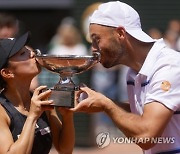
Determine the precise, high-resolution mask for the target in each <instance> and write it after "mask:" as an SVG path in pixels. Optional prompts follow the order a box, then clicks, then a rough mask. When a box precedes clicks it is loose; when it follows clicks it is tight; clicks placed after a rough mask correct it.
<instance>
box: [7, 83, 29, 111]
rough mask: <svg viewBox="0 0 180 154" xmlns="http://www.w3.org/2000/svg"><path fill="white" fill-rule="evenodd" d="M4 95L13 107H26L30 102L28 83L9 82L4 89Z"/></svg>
mask: <svg viewBox="0 0 180 154" xmlns="http://www.w3.org/2000/svg"><path fill="white" fill-rule="evenodd" d="M4 95H5V96H6V97H7V98H8V99H9V101H11V103H12V104H13V105H14V106H15V107H20V108H21V107H22V108H28V109H29V106H30V102H31V96H30V91H29V85H27V84H19V85H17V84H10V86H9V85H8V86H7V88H6V89H5V91H4Z"/></svg>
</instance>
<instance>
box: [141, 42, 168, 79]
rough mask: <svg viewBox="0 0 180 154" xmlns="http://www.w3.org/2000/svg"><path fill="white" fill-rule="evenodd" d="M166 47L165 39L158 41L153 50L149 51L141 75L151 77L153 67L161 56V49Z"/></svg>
mask: <svg viewBox="0 0 180 154" xmlns="http://www.w3.org/2000/svg"><path fill="white" fill-rule="evenodd" d="M164 47H166V44H165V43H164V40H163V39H159V40H156V42H155V43H154V45H153V46H152V48H151V50H150V51H149V53H148V55H147V57H146V59H145V61H144V64H143V66H142V67H141V69H140V71H139V74H143V75H145V76H149V75H150V73H151V70H152V68H153V65H154V64H155V62H156V61H157V59H158V57H159V55H160V54H161V51H160V50H161V49H162V48H164Z"/></svg>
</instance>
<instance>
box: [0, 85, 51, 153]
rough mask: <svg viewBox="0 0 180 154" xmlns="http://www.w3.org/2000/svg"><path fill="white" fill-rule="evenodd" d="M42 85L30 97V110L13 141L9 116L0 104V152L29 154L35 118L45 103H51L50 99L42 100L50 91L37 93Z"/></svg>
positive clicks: (40, 112) (42, 87) (42, 109)
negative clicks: (20, 130) (16, 137)
mask: <svg viewBox="0 0 180 154" xmlns="http://www.w3.org/2000/svg"><path fill="white" fill-rule="evenodd" d="M44 88H45V87H44V86H41V87H38V88H37V89H36V90H35V91H34V94H33V97H32V99H31V106H30V111H29V114H28V116H27V119H26V121H25V123H24V126H23V128H22V132H21V134H20V137H19V138H18V139H17V140H16V141H15V142H14V140H13V137H12V134H11V132H10V129H9V126H10V118H9V117H8V115H7V113H6V111H5V110H4V108H3V107H2V106H0V154H30V153H31V150H32V146H33V141H34V132H35V125H36V122H37V119H38V118H39V116H40V115H41V114H42V112H43V111H44V110H46V109H45V108H44V106H45V105H51V104H52V101H48V100H47V101H42V99H43V98H46V97H47V96H48V95H49V94H50V91H46V92H43V93H41V94H39V91H40V90H42V89H44Z"/></svg>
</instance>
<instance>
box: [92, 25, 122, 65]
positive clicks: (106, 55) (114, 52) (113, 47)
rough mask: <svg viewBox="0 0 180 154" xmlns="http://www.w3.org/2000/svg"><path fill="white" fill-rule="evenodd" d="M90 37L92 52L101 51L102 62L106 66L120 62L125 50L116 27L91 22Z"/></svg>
mask: <svg viewBox="0 0 180 154" xmlns="http://www.w3.org/2000/svg"><path fill="white" fill-rule="evenodd" d="M90 37H91V39H92V52H100V53H101V60H100V62H101V64H102V65H103V66H104V67H106V68H110V67H113V66H115V65H118V64H120V61H121V57H122V55H123V52H124V50H123V46H122V43H121V42H120V41H119V39H118V32H117V30H116V28H113V27H106V26H101V25H97V24H91V25H90Z"/></svg>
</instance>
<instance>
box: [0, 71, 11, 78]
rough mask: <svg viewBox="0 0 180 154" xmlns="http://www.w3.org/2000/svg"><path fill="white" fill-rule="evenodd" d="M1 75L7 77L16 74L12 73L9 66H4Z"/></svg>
mask: <svg viewBox="0 0 180 154" xmlns="http://www.w3.org/2000/svg"><path fill="white" fill-rule="evenodd" d="M0 73H1V76H2V77H4V78H7V79H10V78H13V77H14V74H13V73H12V71H11V70H9V69H8V68H3V69H1V72H0Z"/></svg>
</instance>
